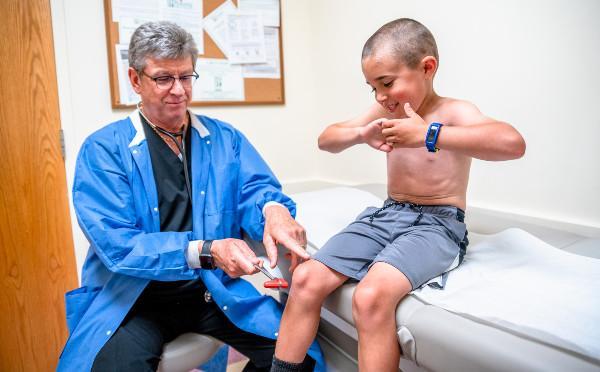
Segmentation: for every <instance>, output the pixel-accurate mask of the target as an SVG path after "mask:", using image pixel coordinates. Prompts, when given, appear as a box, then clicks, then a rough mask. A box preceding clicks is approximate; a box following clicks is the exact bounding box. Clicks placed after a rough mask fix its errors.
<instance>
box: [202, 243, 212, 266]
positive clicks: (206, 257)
mask: <svg viewBox="0 0 600 372" xmlns="http://www.w3.org/2000/svg"><path fill="white" fill-rule="evenodd" d="M212 243H213V241H212V240H205V241H203V242H202V249H201V250H200V267H201V268H203V269H207V270H213V269H214V268H215V263H214V260H213V256H212V254H211V253H210V248H211V247H212Z"/></svg>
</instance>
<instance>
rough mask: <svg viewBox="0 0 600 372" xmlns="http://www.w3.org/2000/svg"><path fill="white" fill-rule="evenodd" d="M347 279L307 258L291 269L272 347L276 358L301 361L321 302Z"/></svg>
mask: <svg viewBox="0 0 600 372" xmlns="http://www.w3.org/2000/svg"><path fill="white" fill-rule="evenodd" d="M347 279H348V277H347V276H344V275H342V274H340V273H338V272H337V271H334V270H332V269H330V268H328V267H327V266H325V265H323V264H322V263H321V262H319V261H316V260H308V261H306V262H304V263H303V264H301V265H299V266H298V267H297V268H296V270H294V274H293V276H292V286H291V288H290V296H289V298H288V301H287V303H286V305H285V310H284V312H283V317H282V318H281V326H280V327H279V336H278V338H277V345H276V346H275V357H276V358H277V359H280V360H283V361H286V362H291V363H301V362H302V361H303V360H304V357H305V356H306V352H307V351H308V348H309V346H310V344H311V343H312V341H313V340H314V338H315V335H316V334H317V328H318V326H319V319H320V317H321V305H322V304H323V301H324V300H325V298H326V297H327V296H328V295H329V294H330V293H331V292H333V290H335V289H336V288H337V287H339V286H340V285H342V284H343V283H344V282H345V281H346V280H347Z"/></svg>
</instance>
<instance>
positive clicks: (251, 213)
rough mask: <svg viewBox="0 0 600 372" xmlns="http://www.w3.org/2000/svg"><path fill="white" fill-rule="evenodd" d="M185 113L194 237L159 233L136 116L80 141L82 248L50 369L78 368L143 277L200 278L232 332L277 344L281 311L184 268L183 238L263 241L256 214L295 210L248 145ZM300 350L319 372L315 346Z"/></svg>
mask: <svg viewBox="0 0 600 372" xmlns="http://www.w3.org/2000/svg"><path fill="white" fill-rule="evenodd" d="M190 116H191V117H192V130H191V131H190V133H191V136H192V138H191V143H192V159H191V164H192V165H191V166H192V181H191V185H192V198H193V202H192V211H193V213H192V214H193V231H191V232H160V219H159V214H158V210H159V209H158V197H157V191H156V184H155V180H154V176H153V173H152V165H151V159H150V153H149V151H148V144H147V142H146V140H145V137H144V131H143V128H142V124H141V121H140V118H139V113H138V111H137V110H136V111H135V112H134V113H132V114H131V115H130V116H129V117H128V118H126V119H123V120H120V121H117V122H115V123H112V124H109V125H108V126H106V127H104V128H102V129H100V130H99V131H97V132H95V133H94V134H92V135H91V136H90V137H89V138H87V139H86V141H85V142H84V144H83V145H82V148H81V150H80V153H79V156H78V158H77V163H76V171H75V181H74V185H73V202H74V205H75V212H76V214H77V218H78V221H79V225H80V226H81V228H82V230H83V232H84V234H85V235H86V237H87V239H88V241H89V242H90V249H89V251H88V255H87V258H86V261H85V263H84V266H83V271H82V286H81V287H80V288H78V289H76V290H74V291H71V292H69V293H67V294H66V309H67V325H68V327H69V332H70V336H69V339H68V341H67V343H66V345H65V347H64V349H63V352H62V354H61V357H60V360H59V364H58V370H59V371H87V370H90V369H91V366H92V363H93V361H94V359H95V357H96V354H97V353H98V352H99V351H100V349H101V348H102V347H103V346H104V344H105V343H106V342H107V341H108V339H109V338H110V337H111V336H112V334H113V333H114V332H115V331H116V330H117V328H118V327H119V325H120V324H121V322H122V320H123V318H124V317H125V315H126V314H127V313H128V311H129V310H130V309H131V307H132V305H133V304H134V303H135V301H136V299H137V298H138V296H139V295H140V294H141V292H142V291H143V290H144V288H145V287H146V285H147V284H148V282H149V281H150V280H163V281H174V280H190V279H194V278H197V277H201V278H202V280H203V282H204V284H205V285H206V287H207V288H208V290H209V291H210V292H211V294H212V296H213V299H214V301H215V302H216V303H217V304H218V305H219V307H220V308H221V309H222V310H223V312H224V313H225V314H226V315H227V316H228V318H229V319H230V320H231V321H232V322H233V323H234V324H236V325H237V326H238V327H239V328H241V329H243V330H246V331H248V332H252V333H255V334H257V335H260V336H263V337H268V338H272V339H274V338H276V337H277V331H278V328H279V321H280V318H281V313H282V309H281V306H280V304H279V303H277V302H276V301H275V300H274V299H273V298H271V297H270V296H262V295H261V294H260V293H258V292H257V291H256V289H255V288H254V287H253V286H252V285H251V284H250V283H248V282H246V281H244V280H242V279H232V278H230V277H229V276H227V275H226V274H225V273H224V272H223V271H221V270H214V271H210V270H202V269H192V268H190V267H188V265H187V261H186V259H185V252H186V249H187V247H188V243H189V241H190V240H198V239H202V240H204V239H223V238H240V237H241V234H242V230H243V231H245V232H246V233H247V234H248V235H249V236H250V237H251V238H252V239H255V240H262V235H263V228H264V217H263V215H262V208H263V206H264V205H265V203H267V202H269V201H275V202H279V203H281V204H283V205H285V206H286V207H287V208H288V209H289V210H290V212H291V213H292V214H295V204H294V203H293V201H292V200H290V199H289V198H288V197H287V196H285V195H284V194H283V193H282V192H281V186H280V184H279V183H278V181H277V179H276V178H275V176H274V175H273V173H272V172H271V170H270V169H269V167H268V166H267V165H266V163H265V162H264V160H263V159H262V158H261V157H260V155H259V154H258V152H257V151H256V150H255V149H254V147H253V146H252V145H251V144H250V142H248V140H247V139H246V138H245V137H244V136H243V135H242V134H241V133H240V132H238V131H237V130H236V129H234V128H233V127H232V126H230V125H229V124H227V123H224V122H221V121H219V120H215V119H211V118H208V117H205V116H196V115H193V114H191V113H190ZM309 354H310V355H311V356H312V357H313V358H315V359H316V360H317V369H321V370H324V362H323V357H322V354H321V351H320V349H319V346H318V345H317V344H316V342H315V343H313V344H312V345H311V348H310V350H309Z"/></svg>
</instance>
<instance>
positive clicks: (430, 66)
mask: <svg viewBox="0 0 600 372" xmlns="http://www.w3.org/2000/svg"><path fill="white" fill-rule="evenodd" d="M421 67H422V69H423V73H424V74H425V77H426V78H428V79H432V78H433V75H435V72H436V71H437V67H438V63H437V60H436V59H435V57H433V56H427V57H424V58H423V59H422V60H421Z"/></svg>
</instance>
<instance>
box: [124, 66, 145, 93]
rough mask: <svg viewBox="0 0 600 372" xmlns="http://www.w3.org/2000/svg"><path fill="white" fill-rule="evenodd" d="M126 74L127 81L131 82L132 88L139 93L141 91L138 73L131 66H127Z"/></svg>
mask: <svg viewBox="0 0 600 372" xmlns="http://www.w3.org/2000/svg"><path fill="white" fill-rule="evenodd" d="M127 75H129V81H130V82H131V86H132V87H133V90H134V91H135V92H136V93H137V94H140V92H141V91H142V87H141V81H140V75H139V74H138V73H137V71H136V70H135V69H134V68H133V67H129V70H127Z"/></svg>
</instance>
